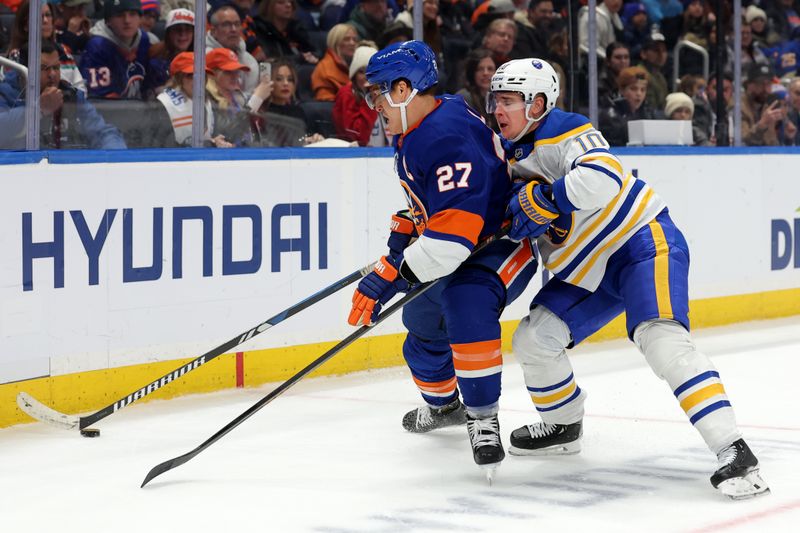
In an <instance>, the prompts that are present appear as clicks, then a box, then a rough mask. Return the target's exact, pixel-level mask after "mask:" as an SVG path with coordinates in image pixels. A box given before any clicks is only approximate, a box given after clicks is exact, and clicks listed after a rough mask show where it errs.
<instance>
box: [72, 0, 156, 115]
mask: <svg viewBox="0 0 800 533" xmlns="http://www.w3.org/2000/svg"><path fill="white" fill-rule="evenodd" d="M103 17H104V20H101V21H99V22H98V23H97V24H95V25H94V26H93V27H92V31H91V33H92V38H91V39H90V40H89V44H87V45H86V52H85V53H84V54H83V56H82V57H81V64H80V67H81V74H82V75H83V77H84V79H86V85H87V88H88V91H89V96H90V97H93V98H108V99H127V100H141V99H145V98H146V97H147V96H148V95H149V94H150V93H151V89H152V88H153V87H154V86H153V83H152V81H153V80H152V74H151V69H150V55H149V54H150V40H149V39H148V37H147V33H145V32H143V31H142V30H141V29H140V27H139V26H140V23H141V20H142V4H141V2H140V1H139V0H105V5H104V9H103Z"/></svg>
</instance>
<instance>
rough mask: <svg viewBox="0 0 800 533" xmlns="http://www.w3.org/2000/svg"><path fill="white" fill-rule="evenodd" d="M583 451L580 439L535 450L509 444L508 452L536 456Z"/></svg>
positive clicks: (570, 453)
mask: <svg viewBox="0 0 800 533" xmlns="http://www.w3.org/2000/svg"><path fill="white" fill-rule="evenodd" d="M580 451H581V443H580V441H575V442H568V443H566V444H555V445H553V446H548V447H546V448H537V449H535V450H529V449H527V448H517V447H516V446H509V448H508V453H510V454H511V455H534V456H543V455H575V454H577V453H580Z"/></svg>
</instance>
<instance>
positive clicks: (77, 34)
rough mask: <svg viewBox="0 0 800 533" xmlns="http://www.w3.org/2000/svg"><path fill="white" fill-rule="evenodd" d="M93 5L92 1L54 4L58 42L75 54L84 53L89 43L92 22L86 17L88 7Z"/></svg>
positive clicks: (67, 0) (79, 0) (72, 0)
mask: <svg viewBox="0 0 800 533" xmlns="http://www.w3.org/2000/svg"><path fill="white" fill-rule="evenodd" d="M91 3H92V0H63V1H62V2H59V3H57V4H52V7H53V9H54V10H55V20H54V25H55V28H56V41H57V42H58V43H60V44H62V45H64V46H66V47H68V48H69V50H70V52H71V53H73V54H81V53H83V51H84V50H85V49H86V44H87V43H88V42H89V37H90V35H89V30H90V28H91V21H90V20H89V17H87V16H86V6H87V5H90V4H91Z"/></svg>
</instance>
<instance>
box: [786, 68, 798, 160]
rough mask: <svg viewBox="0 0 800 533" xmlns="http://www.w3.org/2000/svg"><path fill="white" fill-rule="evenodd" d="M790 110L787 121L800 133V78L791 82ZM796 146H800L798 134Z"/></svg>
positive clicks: (794, 143) (794, 141)
mask: <svg viewBox="0 0 800 533" xmlns="http://www.w3.org/2000/svg"><path fill="white" fill-rule="evenodd" d="M788 98H789V108H788V110H787V112H786V121H787V122H791V123H792V124H793V125H794V128H795V131H796V132H797V131H800V78H794V79H793V80H792V81H791V82H789V94H788ZM792 144H793V145H794V146H797V145H798V144H800V138H798V135H797V133H795V135H794V139H793V143H792Z"/></svg>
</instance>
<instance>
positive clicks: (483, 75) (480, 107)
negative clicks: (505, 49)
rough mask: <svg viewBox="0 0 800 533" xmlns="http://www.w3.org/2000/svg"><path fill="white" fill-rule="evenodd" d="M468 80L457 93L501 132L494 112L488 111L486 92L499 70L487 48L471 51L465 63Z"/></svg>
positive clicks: (484, 119)
mask: <svg viewBox="0 0 800 533" xmlns="http://www.w3.org/2000/svg"><path fill="white" fill-rule="evenodd" d="M464 70H465V72H466V82H465V84H464V88H463V89H461V90H460V91H458V92H457V93H456V94H458V95H461V96H463V97H464V101H466V102H467V105H468V106H470V107H471V108H472V110H473V111H475V112H476V113H478V114H479V115H480V116H481V117H483V121H484V122H485V123H486V125H487V126H489V127H490V128H492V129H493V130H494V131H496V132H498V133H500V128H499V126H498V125H497V119H496V118H495V116H494V113H487V112H486V93H488V92H489V85H490V84H491V82H492V76H494V73H495V71H496V70H497V65H495V63H494V60H493V59H492V53H491V52H490V51H489V50H487V49H485V48H477V49H475V50H473V51H472V52H470V53H469V55H468V56H467V60H466V62H465V63H464Z"/></svg>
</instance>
